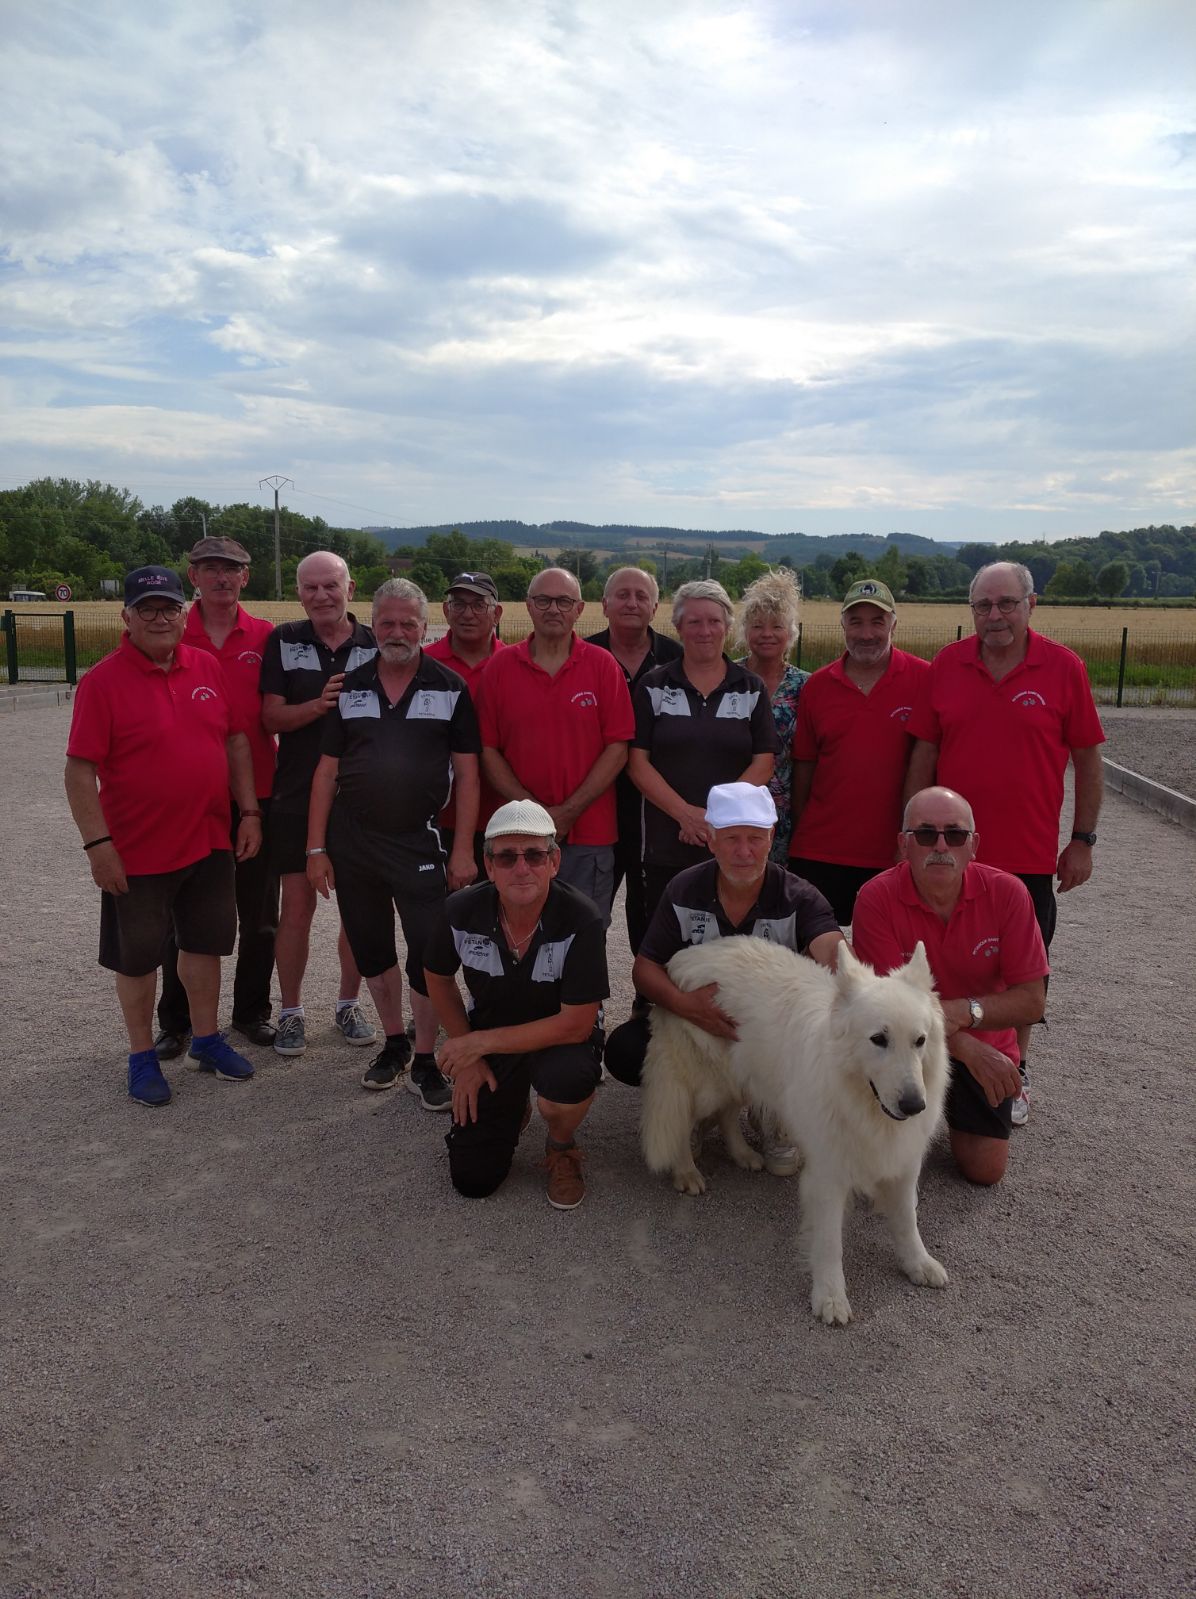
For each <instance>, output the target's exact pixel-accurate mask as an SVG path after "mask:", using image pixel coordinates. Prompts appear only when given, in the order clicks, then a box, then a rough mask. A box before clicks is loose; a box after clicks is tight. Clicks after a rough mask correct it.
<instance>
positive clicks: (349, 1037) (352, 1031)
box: [336, 1000, 378, 1046]
mask: <svg viewBox="0 0 1196 1599" xmlns="http://www.w3.org/2000/svg"><path fill="white" fill-rule="evenodd" d="M336 1027H337V1031H338V1032H339V1033H340V1035H341V1037H342V1038H343V1039H344V1041H345V1043H346V1044H353V1045H354V1046H358V1045H361V1044H372V1043H373V1042H374V1040H375V1038H377V1036H378V1033H377V1030H376V1028H374V1027H373V1026H371V1024H370V1023H369V1022H367V1021H366V1019H365V1012H364V1011H363V1010H362V1008H361V1006H360V1005H359V1004H358V1003H357V1001H356V1000H354V1001H353V1003H352V1004H351V1005H340V1006H338V1007H337V1012H336Z"/></svg>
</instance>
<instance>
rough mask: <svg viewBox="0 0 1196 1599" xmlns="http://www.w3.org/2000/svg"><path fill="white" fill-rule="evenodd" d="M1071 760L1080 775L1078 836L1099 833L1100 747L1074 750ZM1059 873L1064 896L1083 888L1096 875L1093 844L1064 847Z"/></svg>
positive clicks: (1077, 841)
mask: <svg viewBox="0 0 1196 1599" xmlns="http://www.w3.org/2000/svg"><path fill="white" fill-rule="evenodd" d="M1071 759H1072V765H1073V766H1074V767H1075V773H1076V806H1075V811H1074V813H1073V815H1072V823H1071V825H1072V827H1073V828H1074V829H1075V831H1076V832H1077V833H1095V832H1096V823H1097V818H1098V817H1099V816H1100V807H1101V801H1102V800H1103V799H1104V797H1105V766H1104V762H1103V761H1102V760H1101V753H1100V745H1099V744H1092V745H1090V746H1089V747H1088V748H1087V749H1082V750H1072V752H1071ZM1055 870H1056V872H1057V873H1058V877H1059V892H1060V893H1061V894H1066V893H1067V891H1068V889H1070V888H1079V886H1080V884H1081V883H1086V882H1087V881H1088V879H1089V878H1090V877H1091V876H1092V845H1091V844H1085V843H1084V842H1083V841H1082V840H1081V839H1078V838H1073V839H1072V840H1071V842H1070V843H1069V844H1067V845H1066V846H1065V847H1064V849H1063V852H1062V854H1061V855H1060V856H1059V861H1058V864H1057V866H1056V868H1055Z"/></svg>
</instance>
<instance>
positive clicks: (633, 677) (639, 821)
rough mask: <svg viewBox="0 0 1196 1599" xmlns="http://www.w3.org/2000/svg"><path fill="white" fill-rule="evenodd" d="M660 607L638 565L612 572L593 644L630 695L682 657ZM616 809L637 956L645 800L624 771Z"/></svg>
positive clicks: (643, 920)
mask: <svg viewBox="0 0 1196 1599" xmlns="http://www.w3.org/2000/svg"><path fill="white" fill-rule="evenodd" d="M659 603H660V590H659V588H658V587H657V585H656V579H655V578H654V577H653V576H652V574H651V573H650V572H645V571H642V570H641V569H640V568H639V567H638V566H622V567H620V568H619V570H618V571H617V572H612V573H611V575H610V576H609V577H608V578H607V580H606V587H605V588H604V589H603V591H602V612H603V615H604V616H605V617H606V619H607V621H608V623H609V624H610V625H609V627H604V628H603V629H602V632H601V633H592V634H591V635H590V639H589V642H590V643H591V644H596V645H597V646H598V648H599V649H600V650H609V651H610V653H611V654H612V655H613V656H614V658H615V660H616V661H618V663H619V665H620V666H621V667H622V668H623V676H624V677H625V678H626V679H627V692H628V693H629V694H632V695H634V693H635V687H636V684H637V683H638V682H639V680H640V678H641V677H643V675H644V673H645V672H650V671H652V669H653V668H654V667H657V666H663V665H664V664H665V663H666V662H667V661H679V660H680V659H681V646H680V644H678V642H677V640H676V639H673V638H668V637H667V636H666V635H664V634H661V633H658V632H657V631H656V630H655V628H654V627H652V625H651V623H652V618H653V617H654V616H655V615H656V607H657V606H658V605H659ZM615 811H616V813H617V816H618V826H619V836H618V838H617V839H616V840H615V886H614V888H613V890H612V897H613V895H614V894H617V893H618V892H619V884H620V883H622V882H626V884H627V898H626V902H625V904H624V912H625V914H626V917H627V941H628V943H629V944H630V945H631V953H632V954H633V955H635V954H638V953H639V947H640V942H641V940H642V939H643V936H644V933H645V931H646V929H647V926H648V911H647V904H646V901H645V897H644V823H643V812H644V802H643V798H642V796H641V794H640V791H639V789H638V788H636V786H635V784H634V783H633V782H632V781H631V779H630V778H629V777H628V775H627V772H626V770H624V771H622V772H620V773H619V775H618V777H616V778H615Z"/></svg>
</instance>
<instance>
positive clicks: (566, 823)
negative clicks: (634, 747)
mask: <svg viewBox="0 0 1196 1599" xmlns="http://www.w3.org/2000/svg"><path fill="white" fill-rule="evenodd" d="M626 764H627V745H626V743H617V744H608V745H607V746H606V748H605V749H604V750H603V751H602V754H601V755H600V756H599V757H598V759H597V760H596V761H595V762H594V764H593V766H591V767H590V769H589V771H588V772H587V773H586V775H585V777H583V778H582V780H581V782H580V783H579V784H578V785H577V787H576V788H575V789H574V790H573V792H572V794H570V796H569V798H568V799H567V800H564V801H563V802H562V803H561V804H560V805H550V806H549V807H548V814H549V815H550V816H551V817H552V819H553V821H554V822H555V823H556V836H557V838H558V839H562V840H563V839H564V837H565V835H566V834H567V833H568V831H569V829H570V828H571V827H572V826H573V824H574V822H576V820H577V818H578V817H579V816H580V815H581V813H582V812H583V811H586V810H588V809H589V808H590V806H591V805H592V804H593V803H594V801H595V800H596V799H598V797H599V796H600V795H602V794H605V793H606V791H607V789H608V788H609V787H610V786H611V784H612V783H613V782H614V780H615V778H616V777H618V775H619V773H620V772H621V771H622V770H623V768H624V766H626Z"/></svg>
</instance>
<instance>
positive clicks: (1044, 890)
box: [1013, 872, 1058, 949]
mask: <svg viewBox="0 0 1196 1599" xmlns="http://www.w3.org/2000/svg"><path fill="white" fill-rule="evenodd" d="M1013 875H1014V877H1016V878H1017V880H1018V881H1019V882H1020V883H1025V885H1026V887H1027V888H1028V889H1029V891H1030V898H1031V899H1032V900H1033V901H1034V919H1035V921H1036V922H1037V923H1038V931H1039V932H1040V933H1041V934H1042V941H1043V943H1044V944H1045V945H1046V947H1047V948H1048V949H1050V947H1051V939H1052V938H1054V936H1055V919H1056V917H1057V915H1058V906H1057V905H1056V903H1055V875H1054V873H1053V872H1014V873H1013Z"/></svg>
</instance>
